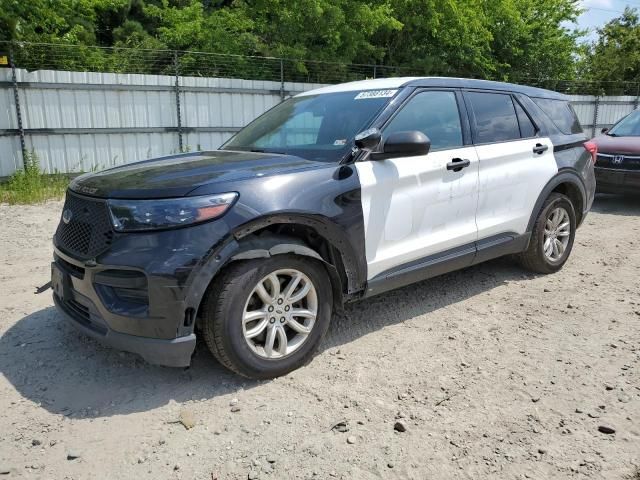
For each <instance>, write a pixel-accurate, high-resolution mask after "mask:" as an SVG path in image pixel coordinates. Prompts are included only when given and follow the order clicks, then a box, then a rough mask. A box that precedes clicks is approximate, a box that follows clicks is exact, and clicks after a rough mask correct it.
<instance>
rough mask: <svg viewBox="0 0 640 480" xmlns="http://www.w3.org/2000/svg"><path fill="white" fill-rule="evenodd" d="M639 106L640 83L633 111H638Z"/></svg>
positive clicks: (637, 86) (637, 87)
mask: <svg viewBox="0 0 640 480" xmlns="http://www.w3.org/2000/svg"><path fill="white" fill-rule="evenodd" d="M638 104H640V83H638V84H637V85H636V99H635V100H634V101H633V109H634V110H637V109H638Z"/></svg>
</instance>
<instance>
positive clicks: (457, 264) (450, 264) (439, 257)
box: [361, 233, 531, 298]
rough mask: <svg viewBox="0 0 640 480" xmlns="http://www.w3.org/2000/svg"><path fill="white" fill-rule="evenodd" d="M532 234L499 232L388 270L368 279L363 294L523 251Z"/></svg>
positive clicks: (366, 296) (392, 287) (383, 290)
mask: <svg viewBox="0 0 640 480" xmlns="http://www.w3.org/2000/svg"><path fill="white" fill-rule="evenodd" d="M530 237H531V234H530V233H525V234H523V235H518V234H517V233H506V234H502V235H496V236H494V237H490V238H486V239H483V240H480V241H478V242H474V243H471V244H469V245H464V246H462V247H457V248H454V249H451V250H447V251H445V252H442V253H438V254H435V255H431V256H429V257H426V258H422V259H419V260H416V261H413V262H411V263H407V264H405V265H401V266H399V267H396V268H393V269H392V270H387V271H386V272H382V273H381V274H379V275H377V276H376V277H374V278H372V279H371V280H369V282H368V283H367V289H366V291H365V292H364V295H363V297H361V298H368V297H372V296H374V295H378V294H380V293H384V292H387V291H389V290H394V289H396V288H400V287H404V286H406V285H410V284H412V283H415V282H419V281H421V280H426V279H428V278H432V277H436V276H438V275H442V274H445V273H449V272H453V271H455V270H460V269H462V268H466V267H469V266H471V265H476V264H478V263H482V262H485V261H487V260H491V259H493V258H498V257H502V256H504V255H510V254H514V253H520V252H522V251H524V250H526V249H527V247H528V245H529V239H530Z"/></svg>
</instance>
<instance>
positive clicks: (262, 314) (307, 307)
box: [242, 269, 318, 359]
mask: <svg viewBox="0 0 640 480" xmlns="http://www.w3.org/2000/svg"><path fill="white" fill-rule="evenodd" d="M317 314H318V295H317V292H316V288H315V286H314V285H313V282H312V281H311V280H310V279H309V277H307V276H306V275H305V274H304V273H302V272H300V271H299V270H294V269H283V270H276V271H275V272H272V273H270V274H269V275H267V276H265V277H264V278H263V279H262V280H260V281H259V282H258V284H257V285H255V287H254V288H253V290H252V291H251V294H250V295H249V298H248V299H247V302H246V304H245V307H244V311H243V316H242V332H243V334H244V338H245V340H246V342H247V344H248V345H249V347H250V348H251V350H252V351H253V352H254V353H255V354H256V355H258V356H260V357H262V358H267V359H278V358H283V357H286V356H288V355H290V354H292V353H293V352H295V351H296V350H298V349H299V348H300V347H301V346H302V345H303V344H304V342H305V341H306V340H307V338H308V337H309V334H310V333H311V330H312V329H313V326H314V324H315V322H316V317H317Z"/></svg>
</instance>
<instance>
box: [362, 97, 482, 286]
mask: <svg viewBox="0 0 640 480" xmlns="http://www.w3.org/2000/svg"><path fill="white" fill-rule="evenodd" d="M461 106H462V107H463V110H462V114H461V110H460V107H461ZM410 130H419V131H422V132H423V133H425V134H426V135H427V136H428V137H429V138H430V140H431V150H430V152H429V153H428V154H427V155H421V156H413V157H402V158H393V159H386V160H377V161H371V160H370V161H364V162H357V163H356V167H357V169H358V175H359V178H360V184H361V188H362V209H363V214H364V221H365V241H366V257H367V266H368V275H367V277H368V279H371V278H373V277H375V276H377V275H379V274H380V273H382V272H388V271H390V270H393V269H396V268H398V267H403V266H406V265H407V264H409V263H411V262H414V261H419V260H421V259H424V258H425V257H429V256H433V255H436V254H439V253H442V252H446V251H448V250H451V249H453V248H456V247H460V246H463V245H467V246H469V245H470V248H471V249H472V250H473V243H474V242H475V240H476V233H477V232H476V223H475V213H476V207H477V197H478V157H477V155H476V150H475V148H474V147H473V146H472V145H470V136H469V133H468V132H469V128H468V120H467V118H466V113H464V105H463V100H462V97H461V94H460V93H459V92H458V93H456V92H455V91H453V90H431V89H428V90H422V91H418V92H416V93H415V94H414V95H413V96H412V97H411V98H410V99H409V100H407V102H406V103H405V104H404V105H403V106H402V107H400V109H399V111H398V112H397V113H396V114H395V115H394V116H393V117H392V118H391V120H389V122H388V123H387V124H386V126H384V127H383V129H382V135H383V139H384V138H386V137H387V136H388V135H389V134H390V133H392V132H400V131H410ZM454 160H456V161H459V162H460V163H464V164H465V165H468V166H466V167H465V168H459V169H458V168H456V169H455V170H453V169H448V168H447V164H449V163H451V162H452V161H454ZM464 160H469V162H468V163H467V162H464ZM469 263H470V262H469Z"/></svg>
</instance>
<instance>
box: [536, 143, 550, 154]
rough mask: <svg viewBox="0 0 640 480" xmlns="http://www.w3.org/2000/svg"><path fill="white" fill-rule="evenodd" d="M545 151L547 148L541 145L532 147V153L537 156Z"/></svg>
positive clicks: (537, 144)
mask: <svg viewBox="0 0 640 480" xmlns="http://www.w3.org/2000/svg"><path fill="white" fill-rule="evenodd" d="M547 150H549V147H548V146H547V145H542V144H541V143H536V146H535V147H533V153H537V154H538V155H542V154H543V153H544V152H546V151H547Z"/></svg>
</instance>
